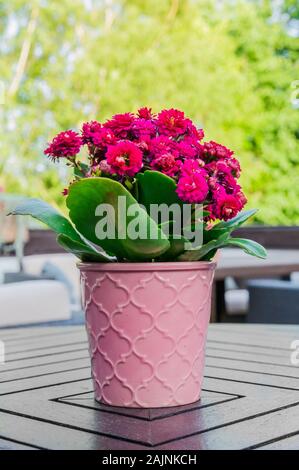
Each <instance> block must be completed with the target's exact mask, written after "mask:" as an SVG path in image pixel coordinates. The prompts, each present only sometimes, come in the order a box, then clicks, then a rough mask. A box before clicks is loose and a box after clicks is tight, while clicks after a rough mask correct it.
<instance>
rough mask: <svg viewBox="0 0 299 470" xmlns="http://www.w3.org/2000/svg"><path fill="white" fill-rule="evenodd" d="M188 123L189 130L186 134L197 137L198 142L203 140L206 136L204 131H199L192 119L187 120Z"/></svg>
mask: <svg viewBox="0 0 299 470" xmlns="http://www.w3.org/2000/svg"><path fill="white" fill-rule="evenodd" d="M186 122H187V129H186V134H187V135H188V136H191V137H195V138H196V139H197V140H202V139H203V138H204V136H205V133H204V130H203V129H197V127H196V126H195V125H194V124H193V122H192V121H191V119H186Z"/></svg>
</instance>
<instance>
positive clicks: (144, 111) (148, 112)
mask: <svg viewBox="0 0 299 470" xmlns="http://www.w3.org/2000/svg"><path fill="white" fill-rule="evenodd" d="M137 115H138V117H140V118H141V119H153V118H154V115H153V113H152V108H147V107H146V106H145V107H144V108H139V109H138V111H137Z"/></svg>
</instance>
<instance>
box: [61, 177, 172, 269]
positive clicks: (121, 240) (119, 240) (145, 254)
mask: <svg viewBox="0 0 299 470" xmlns="http://www.w3.org/2000/svg"><path fill="white" fill-rule="evenodd" d="M120 196H122V201H123V203H125V206H126V207H124V212H123V213H119V210H118V209H119V208H118V198H119V197H120ZM66 203H67V207H68V208H69V210H70V213H69V214H70V218H71V220H72V222H73V223H74V225H75V226H76V228H77V230H78V231H79V232H80V233H82V235H83V236H84V237H86V238H87V239H88V240H90V241H91V242H93V243H95V244H96V245H99V246H101V247H102V249H104V251H105V252H107V253H108V254H113V255H115V256H117V257H118V259H129V260H131V261H139V260H152V259H154V258H156V257H158V256H160V255H161V254H162V253H164V252H165V251H166V250H167V249H168V248H169V246H170V244H169V242H168V240H167V237H166V236H165V235H164V234H163V232H162V231H161V230H160V229H159V228H158V226H157V224H156V223H155V222H154V221H153V220H152V219H151V218H150V217H149V216H148V215H147V213H146V211H145V210H144V209H143V208H141V207H140V206H139V204H138V203H137V201H136V199H134V197H133V196H132V195H131V194H130V193H129V191H127V190H126V189H125V188H124V187H123V186H122V185H121V184H120V183H118V182H117V181H114V180H111V179H110V178H103V177H99V178H86V179H82V180H80V181H76V182H75V183H73V184H72V185H71V186H70V189H69V194H68V197H67V200H66ZM101 204H107V205H109V207H110V208H111V210H112V215H111V212H108V213H106V216H107V217H106V220H107V222H108V226H109V229H110V230H112V232H114V229H115V237H114V239H112V238H111V237H110V238H108V237H105V238H103V239H99V238H98V236H97V235H96V227H97V224H98V223H99V222H100V220H102V221H103V217H102V218H101V219H99V215H96V209H97V207H98V206H99V207H100V205H101ZM129 208H130V209H131V210H134V215H128V213H127V212H128V209H129ZM114 214H115V220H113V218H111V217H113V215H114ZM103 215H104V214H103ZM104 218H105V217H104ZM136 218H138V221H140V226H142V227H143V228H145V238H144V239H141V238H137V239H132V238H130V237H128V234H127V227H128V225H129V224H130V223H131V222H132V221H134V220H136ZM132 223H133V222H132ZM152 232H156V234H157V238H156V239H151V237H150V233H152Z"/></svg>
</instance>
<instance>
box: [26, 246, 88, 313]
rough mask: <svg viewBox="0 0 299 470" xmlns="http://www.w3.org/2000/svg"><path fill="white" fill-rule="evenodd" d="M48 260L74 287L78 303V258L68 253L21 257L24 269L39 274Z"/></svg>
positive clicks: (79, 295) (79, 296)
mask: <svg viewBox="0 0 299 470" xmlns="http://www.w3.org/2000/svg"><path fill="white" fill-rule="evenodd" d="M47 261H49V262H50V263H52V264H54V265H56V266H57V267H58V268H59V269H61V271H63V273H64V275H65V276H66V277H67V278H68V280H69V281H70V282H71V284H72V285H73V288H74V293H75V296H76V298H77V299H78V304H80V298H81V290H80V274H79V269H78V268H77V266H76V263H77V261H78V259H77V258H76V257H75V256H74V255H71V254H68V253H57V254H56V253H55V254H42V255H30V256H25V257H24V259H23V266H24V270H25V272H26V273H28V274H34V275H39V274H40V272H41V270H42V268H43V266H44V264H45V263H46V262H47Z"/></svg>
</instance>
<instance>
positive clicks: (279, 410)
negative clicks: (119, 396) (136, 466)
mask: <svg viewBox="0 0 299 470" xmlns="http://www.w3.org/2000/svg"><path fill="white" fill-rule="evenodd" d="M0 339H1V340H2V341H4V342H5V347H6V363H5V364H2V365H0V449H2V450H3V449H109V450H124V449H147V450H148V449H152V450H154V449H160V450H161V449H172V450H176V449H177V450H178V449H179V450H183V449H188V450H194V449H198V450H200V449H248V448H250V449H299V365H298V366H294V365H291V361H290V354H291V349H290V344H291V342H292V341H293V340H294V339H299V326H274V325H258V326H257V325H240V324H226V325H211V326H210V329H209V338H208V345H207V359H206V369H205V380H204V386H203V393H202V399H201V401H199V402H197V403H193V404H191V405H187V406H182V407H175V408H164V409H151V410H138V409H125V408H112V407H109V406H104V405H99V404H98V403H96V402H95V401H94V399H93V392H92V383H91V380H90V369H89V357H88V351H87V343H86V333H85V330H84V328H83V327H81V326H80V327H53V328H35V329H33V328H30V329H18V330H16V329H15V330H12V329H10V330H9V329H7V330H1V331H0Z"/></svg>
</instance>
